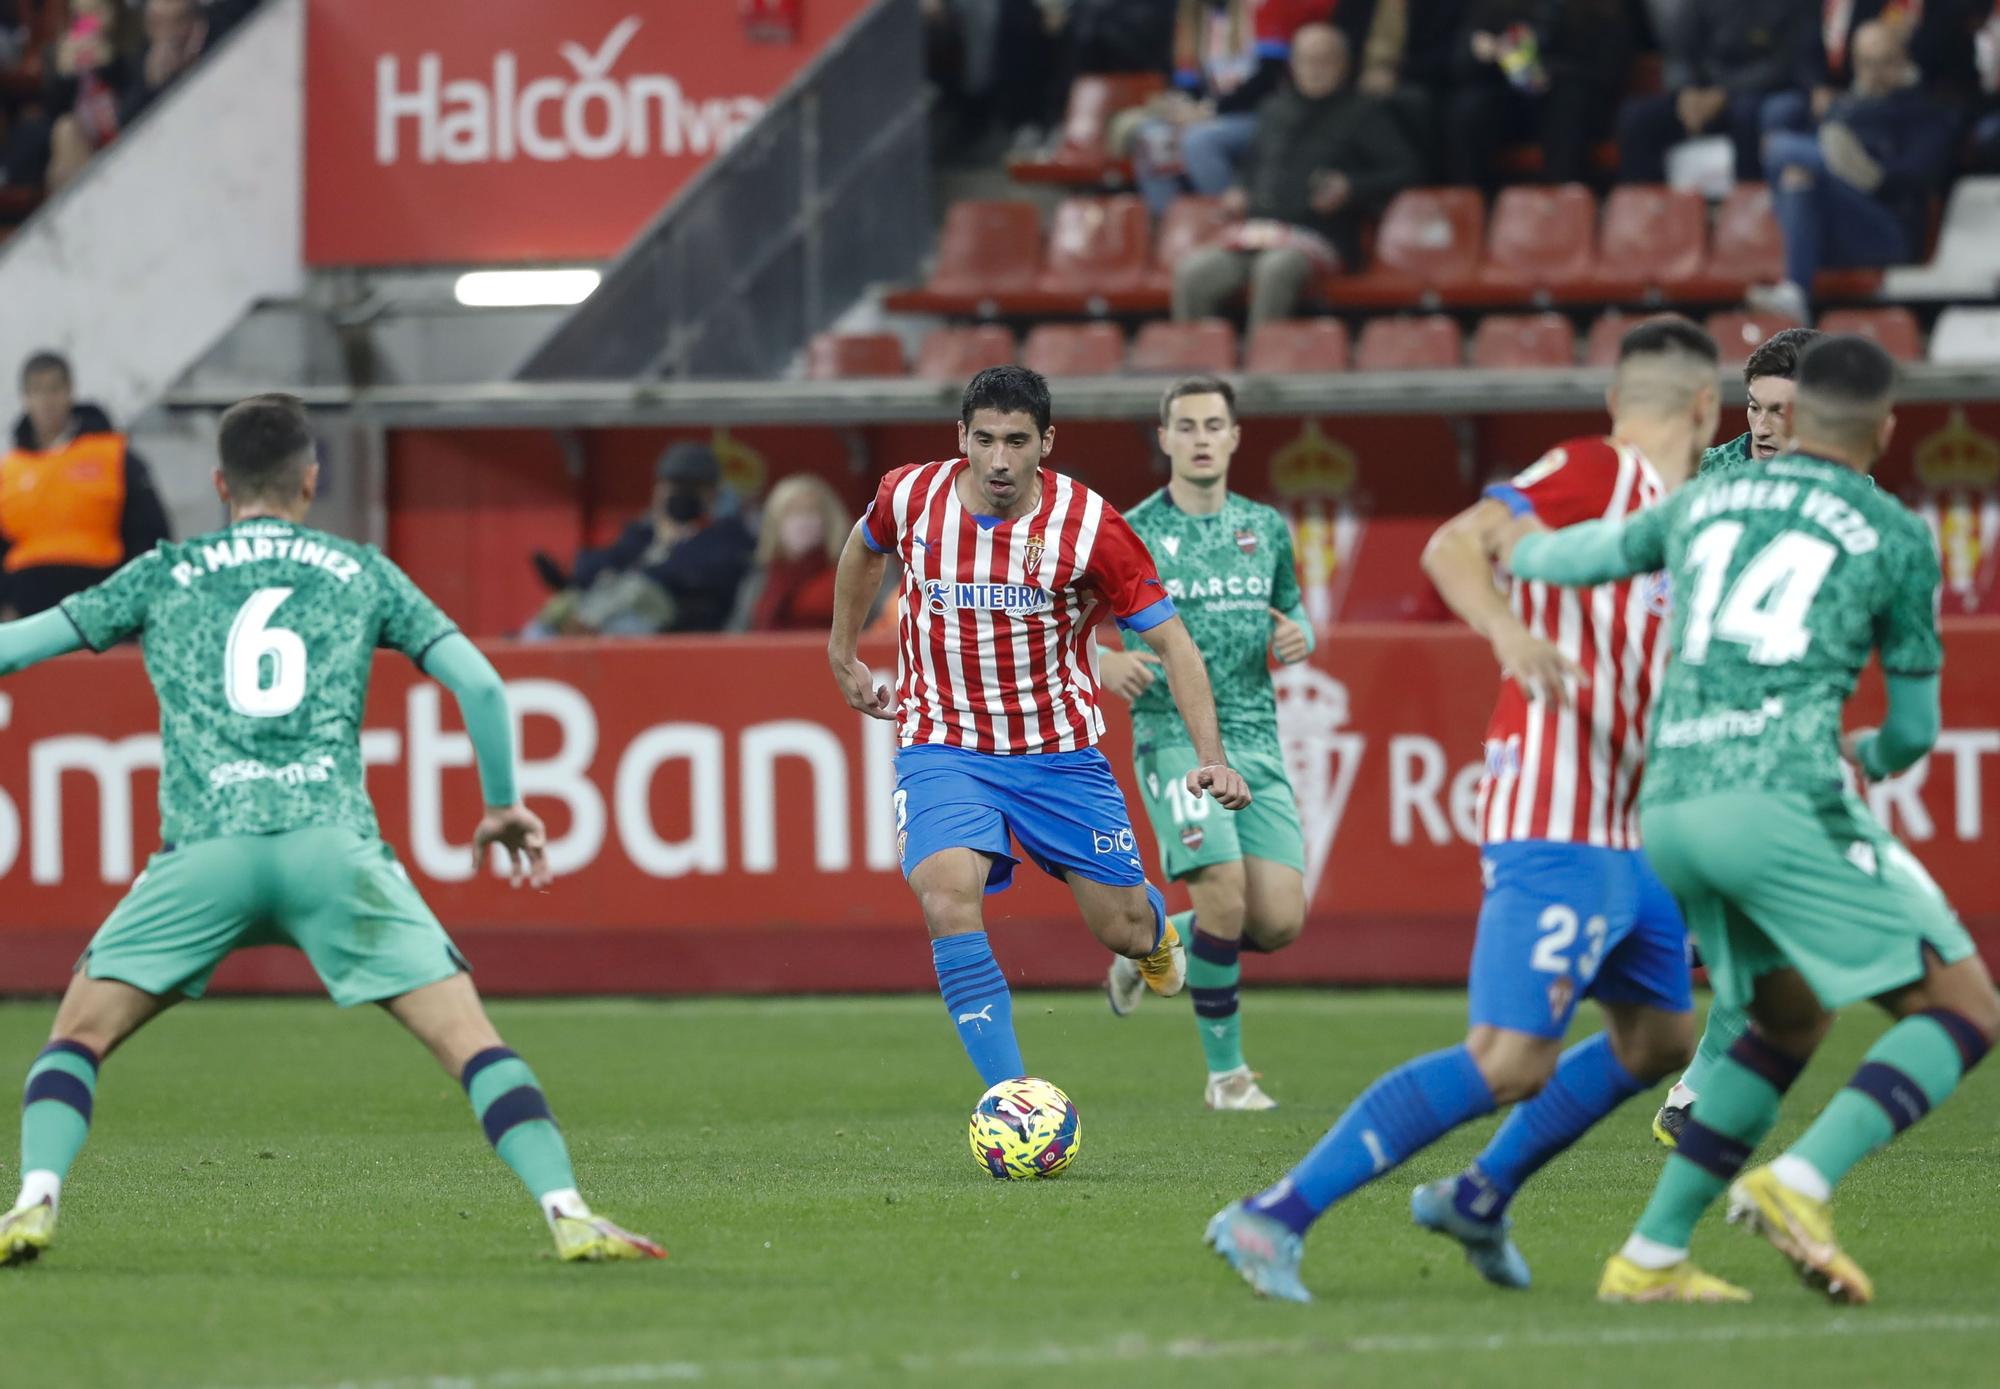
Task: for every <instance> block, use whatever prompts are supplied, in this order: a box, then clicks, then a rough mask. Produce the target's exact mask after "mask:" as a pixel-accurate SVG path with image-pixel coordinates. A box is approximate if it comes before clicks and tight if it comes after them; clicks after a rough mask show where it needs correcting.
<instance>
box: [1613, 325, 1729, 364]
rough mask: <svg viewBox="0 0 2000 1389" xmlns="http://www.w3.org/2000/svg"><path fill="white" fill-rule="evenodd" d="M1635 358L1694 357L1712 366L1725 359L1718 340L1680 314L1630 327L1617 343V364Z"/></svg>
mask: <svg viewBox="0 0 2000 1389" xmlns="http://www.w3.org/2000/svg"><path fill="white" fill-rule="evenodd" d="M1634 357H1693V358H1695V359H1696V360H1698V361H1701V362H1706V363H1707V364H1709V365H1710V366H1714V365H1715V364H1716V363H1718V362H1720V361H1721V360H1722V354H1721V353H1720V352H1718V351H1717V350H1716V347H1715V339H1714V338H1712V337H1710V336H1709V335H1708V334H1707V333H1706V332H1705V331H1704V330H1703V329H1702V327H1701V325H1700V324H1698V323H1696V322H1695V321H1694V320H1693V319H1690V318H1682V317H1681V316H1680V315H1679V314H1661V315H1660V316H1659V317H1658V318H1649V319H1647V320H1646V321H1645V322H1644V323H1641V324H1639V325H1638V326H1637V327H1635V328H1632V329H1629V330H1628V331H1627V332H1626V334H1625V336H1624V337H1623V338H1621V339H1619V342H1618V365H1620V366H1624V365H1625V363H1626V362H1628V361H1630V360H1631V359H1632V358H1634Z"/></svg>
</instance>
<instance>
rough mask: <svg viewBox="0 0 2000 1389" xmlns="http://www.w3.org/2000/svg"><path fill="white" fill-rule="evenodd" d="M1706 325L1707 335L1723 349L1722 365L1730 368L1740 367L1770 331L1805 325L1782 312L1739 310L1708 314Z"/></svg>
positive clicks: (1766, 339) (1766, 337) (1774, 331)
mask: <svg viewBox="0 0 2000 1389" xmlns="http://www.w3.org/2000/svg"><path fill="white" fill-rule="evenodd" d="M1707 326H1708V335H1709V336H1710V337H1712V338H1714V339H1715V345H1716V347H1717V348H1719V349H1720V350H1721V352H1722V365H1723V366H1724V367H1725V368H1730V367H1740V366H1742V365H1743V364H1744V363H1745V362H1747V361H1749V360H1750V354H1751V353H1752V352H1755V351H1756V350H1757V349H1758V348H1759V347H1761V346H1763V345H1764V344H1765V343H1767V342H1769V341H1770V340H1771V337H1772V335H1773V334H1775V333H1782V332H1784V331H1785V329H1787V328H1803V327H1804V326H1805V325H1804V324H1803V323H1800V322H1799V321H1798V320H1797V319H1795V318H1788V317H1786V316H1785V315H1784V314H1781V313H1767V312H1764V311H1762V310H1757V309H1738V310H1732V311H1731V312H1728V313H1712V314H1710V315H1709V316H1708V325H1707Z"/></svg>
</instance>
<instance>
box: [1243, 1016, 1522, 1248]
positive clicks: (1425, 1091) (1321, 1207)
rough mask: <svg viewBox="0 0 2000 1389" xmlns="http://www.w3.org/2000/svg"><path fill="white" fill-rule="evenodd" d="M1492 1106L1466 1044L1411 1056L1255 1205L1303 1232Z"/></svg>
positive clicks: (1371, 1088)
mask: <svg viewBox="0 0 2000 1389" xmlns="http://www.w3.org/2000/svg"><path fill="white" fill-rule="evenodd" d="M1492 1112H1493V1092H1492V1090H1490V1089H1488V1088H1487V1085H1486V1077H1485V1076H1483V1075H1481V1074H1480V1073H1479V1067H1478V1066H1477V1065H1475V1064H1474V1063H1473V1060H1472V1053H1471V1052H1469V1051H1467V1050H1466V1049H1465V1046H1464V1044H1463V1043H1461V1044H1459V1045H1458V1046H1455V1047H1447V1048H1445V1049H1444V1050H1443V1051H1434V1052H1432V1053H1431V1054H1430V1055H1429V1056H1419V1057H1418V1058H1417V1059H1416V1060H1414V1061H1406V1062H1404V1063H1403V1064H1402V1065H1401V1066H1398V1067H1397V1068H1396V1069H1395V1070H1393V1071H1391V1072H1389V1073H1388V1074H1387V1075H1385V1076H1383V1077H1382V1078H1381V1079H1380V1080H1377V1081H1376V1082H1375V1083H1374V1084H1373V1085H1371V1086H1369V1087H1368V1088H1367V1089H1366V1090H1364V1091H1362V1092H1361V1098H1359V1099H1357V1100H1356V1101H1355V1102H1354V1103H1353V1104H1351V1105H1349V1106H1348V1107H1347V1112H1346V1113H1344V1114H1342V1115H1341V1116H1340V1119H1339V1121H1338V1122H1337V1123H1335V1124H1334V1126H1333V1128H1332V1130H1331V1131H1330V1132H1328V1134H1327V1135H1326V1137H1324V1138H1322V1139H1320V1141H1319V1142H1318V1143H1317V1144H1316V1145H1314V1147H1313V1150H1312V1151H1311V1152H1309V1153H1307V1154H1306V1155H1305V1159H1304V1161H1302V1162H1300V1163H1299V1165H1298V1166H1297V1167H1294V1168H1293V1169H1292V1170H1291V1171H1290V1172H1289V1173H1287V1174H1286V1176H1285V1177H1284V1179H1283V1180H1282V1181H1280V1182H1279V1183H1278V1184H1277V1185H1276V1186H1274V1187H1271V1188H1269V1189H1268V1190H1265V1191H1262V1192H1259V1193H1258V1194H1257V1195H1255V1196H1253V1197H1251V1198H1250V1202H1249V1204H1250V1208H1251V1209H1252V1210H1254V1211H1257V1212H1259V1213H1260V1214H1263V1215H1268V1216H1271V1217H1272V1218H1273V1219H1275V1220H1279V1221H1282V1222H1283V1223H1284V1224H1285V1225H1287V1226H1289V1227H1290V1228H1292V1229H1293V1230H1296V1231H1298V1232H1299V1233H1300V1234H1304V1233H1305V1232H1306V1229H1307V1227H1309V1226H1310V1225H1311V1224H1312V1223H1313V1222H1314V1221H1315V1220H1317V1219H1319V1218H1320V1216H1321V1215H1322V1214H1324V1213H1325V1211H1326V1209H1327V1208H1328V1207H1329V1206H1331V1205H1332V1204H1333V1203H1334V1202H1336V1201H1338V1200H1340V1198H1341V1197H1343V1196H1345V1195H1347V1194H1348V1193H1349V1192H1351V1191H1354V1190H1356V1189H1357V1188H1360V1187H1362V1186H1365V1185H1367V1184H1368V1183H1369V1182H1372V1181H1373V1180H1375V1178H1377V1177H1379V1176H1381V1175H1382V1174H1383V1173H1384V1172H1387V1171H1389V1170H1390V1169H1391V1168H1393V1167H1395V1166H1397V1165H1398V1164H1399V1163H1401V1162H1403V1161H1404V1160H1405V1159H1406V1158H1408V1157H1410V1156H1412V1155H1413V1154H1415V1153H1417V1152H1420V1151H1422V1150H1423V1149H1424V1148H1426V1147H1428V1146H1430V1145H1431V1144H1432V1143H1434V1142H1435V1141H1437V1140H1438V1139H1439V1138H1442V1137H1443V1136H1444V1135H1445V1134H1447V1133H1450V1132H1451V1131H1452V1130H1453V1129H1455V1128H1457V1127H1458V1126H1459V1125H1460V1124H1463V1123H1465V1122H1466V1121H1467V1120H1468V1119H1477V1118H1478V1117H1479V1116H1480V1115H1482V1114H1491V1113H1492Z"/></svg>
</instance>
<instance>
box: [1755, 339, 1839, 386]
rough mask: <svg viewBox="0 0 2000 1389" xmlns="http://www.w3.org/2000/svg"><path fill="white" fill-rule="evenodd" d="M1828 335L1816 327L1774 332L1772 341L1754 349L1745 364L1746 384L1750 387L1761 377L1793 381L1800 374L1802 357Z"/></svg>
mask: <svg viewBox="0 0 2000 1389" xmlns="http://www.w3.org/2000/svg"><path fill="white" fill-rule="evenodd" d="M1825 336H1826V335H1825V334H1824V333H1822V332H1820V331H1819V330H1818V329H1815V328H1787V329H1785V330H1784V331H1783V332H1781V333H1773V334H1771V337H1770V340H1769V341H1767V342H1766V343H1764V345H1763V346H1761V347H1759V348H1758V349H1757V350H1756V351H1755V352H1752V353H1751V354H1750V360H1749V361H1747V362H1745V363H1744V364H1743V384H1745V385H1746V386H1747V385H1749V384H1750V383H1751V382H1752V381H1755V380H1756V379H1757V378H1758V377H1760V376H1775V377H1778V378H1780V379H1781V380H1785V381H1790V380H1791V379H1792V378H1793V377H1795V376H1797V375H1798V373H1799V358H1800V357H1802V356H1804V355H1805V351H1806V349H1807V348H1808V347H1811V346H1812V345H1813V344H1814V343H1816V342H1818V341H1819V340H1820V339H1821V338H1823V337H1825Z"/></svg>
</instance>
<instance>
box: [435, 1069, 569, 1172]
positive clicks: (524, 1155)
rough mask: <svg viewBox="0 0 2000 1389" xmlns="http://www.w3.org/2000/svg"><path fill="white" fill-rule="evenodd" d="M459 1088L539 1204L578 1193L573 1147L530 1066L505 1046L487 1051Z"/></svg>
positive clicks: (502, 1157)
mask: <svg viewBox="0 0 2000 1389" xmlns="http://www.w3.org/2000/svg"><path fill="white" fill-rule="evenodd" d="M459 1083H460V1084H462V1085H464V1086H465V1093H466V1095H467V1097H468V1098H470V1099H471V1101H472V1112H473V1113H474V1114H476V1115H478V1116H479V1123H480V1127H482V1128H484V1129H485V1130H486V1140H487V1142H489V1143H491V1144H492V1145H493V1150H494V1151H495V1152H497V1153H498V1154H500V1160H501V1161H502V1162H504V1163H506V1164H507V1165H508V1166H509V1167H510V1168H512V1169H513V1170H514V1175H515V1176H517V1177H519V1178H520V1179H521V1182H522V1184H523V1185H524V1186H526V1187H527V1188H528V1190H529V1191H530V1192H532V1193H534V1196H535V1199H536V1200H538V1201H539V1200H542V1199H543V1198H545V1197H547V1196H548V1195H549V1194H550V1193H552V1192H570V1191H574V1190H575V1189H576V1173H575V1172H574V1171H573V1170H572V1169H571V1167H570V1162H569V1148H568V1147H567V1145H565V1144H564V1143H563V1136H562V1131H561V1130H560V1129H558V1128H557V1127H556V1118H555V1115H553V1114H551V1113H550V1112H549V1102H548V1100H547V1098H545V1097H544V1096H543V1094H542V1087H541V1084H540V1083H539V1082H538V1081H537V1080H536V1079H535V1073H534V1072H533V1071H531V1070H529V1069H528V1063H527V1062H525V1061H523V1060H522V1059H521V1058H520V1057H518V1056H516V1055H515V1054H514V1053H513V1052H512V1051H510V1050H508V1049H507V1048H506V1047H488V1048H487V1049H486V1050H485V1051H482V1052H480V1053H479V1054H478V1055H477V1056H475V1057H473V1058H472V1059H471V1060H470V1061H468V1062H466V1063H465V1070H464V1071H463V1072H462V1073H461V1074H460V1076H459Z"/></svg>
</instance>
